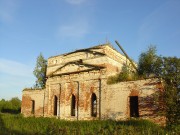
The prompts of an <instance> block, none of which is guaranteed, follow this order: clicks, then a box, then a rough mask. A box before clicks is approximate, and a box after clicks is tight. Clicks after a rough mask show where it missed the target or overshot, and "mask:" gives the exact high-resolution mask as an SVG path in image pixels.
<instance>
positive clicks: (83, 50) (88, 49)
mask: <svg viewBox="0 0 180 135" xmlns="http://www.w3.org/2000/svg"><path fill="white" fill-rule="evenodd" d="M102 46H109V47H110V48H112V49H113V50H115V51H116V52H118V53H120V54H121V55H123V56H125V55H124V54H122V53H121V52H119V51H117V50H116V49H115V48H114V47H113V45H111V44H110V43H106V44H100V45H96V46H92V47H89V48H85V49H78V50H75V51H72V52H69V53H64V54H60V55H55V56H51V57H49V58H54V57H58V56H67V55H69V54H73V53H76V52H89V51H91V49H100V47H102Z"/></svg>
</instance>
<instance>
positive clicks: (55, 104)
mask: <svg viewBox="0 0 180 135" xmlns="http://www.w3.org/2000/svg"><path fill="white" fill-rule="evenodd" d="M57 108H58V98H57V96H54V115H55V116H57Z"/></svg>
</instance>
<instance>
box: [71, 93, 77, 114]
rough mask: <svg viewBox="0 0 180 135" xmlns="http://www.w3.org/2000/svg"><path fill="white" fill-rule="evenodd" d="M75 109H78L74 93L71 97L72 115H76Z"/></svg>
mask: <svg viewBox="0 0 180 135" xmlns="http://www.w3.org/2000/svg"><path fill="white" fill-rule="evenodd" d="M75 109H76V97H75V96H74V95H73V94H72V98H71V116H75Z"/></svg>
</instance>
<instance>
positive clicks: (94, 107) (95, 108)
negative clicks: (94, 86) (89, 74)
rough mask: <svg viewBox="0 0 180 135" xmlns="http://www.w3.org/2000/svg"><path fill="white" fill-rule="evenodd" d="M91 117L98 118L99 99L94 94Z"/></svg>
mask: <svg viewBox="0 0 180 135" xmlns="http://www.w3.org/2000/svg"><path fill="white" fill-rule="evenodd" d="M91 116H93V117H96V116H97V98H96V94H94V93H93V94H92V96H91Z"/></svg>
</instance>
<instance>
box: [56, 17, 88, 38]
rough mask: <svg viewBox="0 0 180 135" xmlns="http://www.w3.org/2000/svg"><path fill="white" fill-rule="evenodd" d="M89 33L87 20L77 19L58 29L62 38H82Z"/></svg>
mask: <svg viewBox="0 0 180 135" xmlns="http://www.w3.org/2000/svg"><path fill="white" fill-rule="evenodd" d="M88 33H89V24H88V22H87V21H82V20H81V21H77V22H73V23H71V24H66V25H61V26H60V27H59V30H58V35H59V36H60V38H81V37H83V36H85V35H86V34H88Z"/></svg>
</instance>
